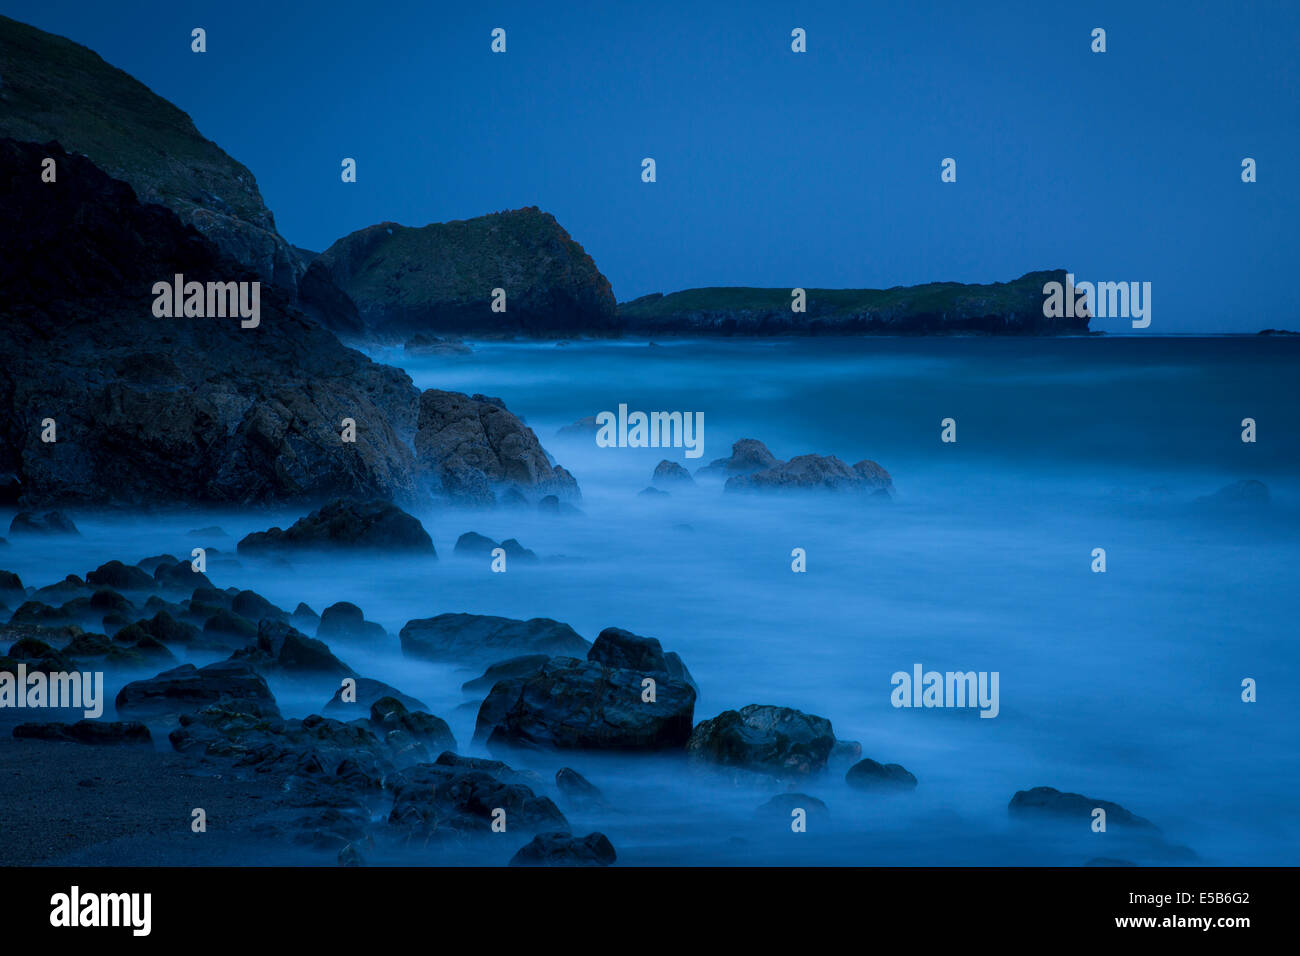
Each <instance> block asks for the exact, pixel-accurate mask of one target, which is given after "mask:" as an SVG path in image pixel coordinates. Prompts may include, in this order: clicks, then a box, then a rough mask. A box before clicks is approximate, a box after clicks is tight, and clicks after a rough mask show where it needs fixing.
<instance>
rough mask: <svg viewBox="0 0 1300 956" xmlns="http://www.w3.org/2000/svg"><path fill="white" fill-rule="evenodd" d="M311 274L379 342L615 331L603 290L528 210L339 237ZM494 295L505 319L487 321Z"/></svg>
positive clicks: (589, 266) (547, 221)
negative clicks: (324, 273)
mask: <svg viewBox="0 0 1300 956" xmlns="http://www.w3.org/2000/svg"><path fill="white" fill-rule="evenodd" d="M316 264H319V265H322V266H324V267H325V268H327V269H328V270H329V273H330V276H331V278H332V279H333V281H334V283H335V284H336V285H338V286H339V287H340V288H342V289H343V290H344V291H346V292H347V294H348V295H349V296H351V297H352V300H353V301H354V302H355V303H356V305H357V308H358V309H359V310H360V314H361V318H362V321H363V322H364V323H365V325H366V327H367V329H368V330H369V331H370V332H371V333H372V334H374V335H377V336H379V337H384V338H392V339H399V338H400V339H405V338H406V337H407V336H408V335H410V334H412V333H415V332H426V333H437V334H443V333H459V334H468V333H473V334H475V335H500V334H504V335H512V334H526V335H539V336H547V335H571V334H574V333H588V334H593V335H607V334H612V333H614V332H615V331H616V319H617V316H616V308H617V306H616V304H615V299H614V293H613V291H612V289H611V288H610V285H609V281H608V280H607V279H606V278H605V277H604V276H603V275H601V274H600V271H599V270H598V269H597V268H596V264H595V262H593V261H592V259H591V256H589V255H587V253H586V252H585V251H584V250H583V248H582V246H580V245H578V243H576V242H574V241H573V240H572V239H571V238H570V237H569V234H568V233H567V232H565V231H564V229H563V228H561V226H560V224H559V223H558V222H556V221H555V217H554V216H552V215H550V214H549V213H545V212H542V211H541V210H539V209H538V208H537V207H536V206H530V207H528V208H526V209H516V210H512V211H509V212H498V213H492V214H490V215H487V216H479V217H477V218H475V219H464V220H458V221H456V222H442V223H433V224H431V225H428V226H423V227H420V228H411V227H408V226H401V225H398V224H397V223H392V222H384V223H379V224H378V225H375V226H369V227H367V228H365V229H362V230H359V231H358V232H354V233H352V234H351V235H348V236H344V237H343V238H342V239H340V240H338V241H337V242H335V243H334V244H333V245H332V246H330V247H329V248H328V249H326V250H325V251H324V252H323V253H321V255H320V257H319V258H318V259H316V260H315V262H314V263H313V265H316ZM497 288H500V289H504V290H505V293H506V310H505V311H504V312H493V311H492V290H493V289H497Z"/></svg>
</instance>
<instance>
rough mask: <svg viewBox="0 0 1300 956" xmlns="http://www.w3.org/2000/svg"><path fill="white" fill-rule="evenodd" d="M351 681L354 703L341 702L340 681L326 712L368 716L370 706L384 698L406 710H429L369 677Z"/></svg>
mask: <svg viewBox="0 0 1300 956" xmlns="http://www.w3.org/2000/svg"><path fill="white" fill-rule="evenodd" d="M353 680H355V681H356V688H355V690H356V697H357V699H356V701H355V702H353V703H344V702H343V686H342V684H343V682H342V681H340V685H339V689H338V690H336V691H335V692H334V696H333V697H331V698H330V699H329V701H328V703H326V704H325V707H324V709H325V711H326V712H336V713H340V714H350V715H355V716H357V717H360V716H362V715H369V713H370V706H371V705H372V704H374V703H375V702H376V701H379V700H382V699H383V698H385V697H391V698H393V699H394V700H396V701H398V702H399V703H401V704H402V705H403V706H404V707H405V708H406V709H407V710H423V711H427V710H428V709H429V706H428V705H427V704H425V703H424V702H423V701H419V700H416V699H415V698H414V697H408V696H407V695H406V694H403V693H402V692H401V691H400V690H398V689H397V688H396V687H393V686H392V685H390V684H385V683H384V682H383V681H381V680H372V679H371V678H369V677H357V678H353Z"/></svg>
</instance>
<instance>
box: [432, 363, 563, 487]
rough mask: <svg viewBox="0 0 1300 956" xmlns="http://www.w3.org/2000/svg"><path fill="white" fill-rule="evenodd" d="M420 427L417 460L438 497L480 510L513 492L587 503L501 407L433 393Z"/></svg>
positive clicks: (534, 438) (533, 437)
mask: <svg viewBox="0 0 1300 956" xmlns="http://www.w3.org/2000/svg"><path fill="white" fill-rule="evenodd" d="M482 397H483V396H478V398H482ZM498 401H499V400H498ZM416 427H417V430H416V435H415V451H416V456H417V457H418V459H419V460H420V463H421V465H422V466H423V467H424V468H425V469H426V470H427V472H428V475H429V479H430V481H431V483H432V486H433V490H434V493H435V494H439V495H442V496H443V497H446V498H449V499H452V500H458V501H464V502H470V503H475V504H480V505H492V504H494V503H495V502H496V498H497V495H499V494H503V493H505V492H506V491H508V490H514V491H515V492H517V493H518V494H520V495H522V496H523V497H524V498H525V499H526V500H528V501H535V500H537V499H539V498H541V497H543V496H546V495H555V496H556V497H557V499H564V500H566V501H568V500H576V499H578V498H580V497H581V492H580V491H579V489H578V483H577V481H575V480H574V478H573V476H572V475H570V474H569V473H568V472H567V471H565V470H564V469H563V468H560V467H559V466H553V465H552V464H551V462H550V459H549V458H548V456H547V454H546V451H545V450H544V449H543V448H542V446H541V443H540V442H539V441H538V440H537V436H536V435H535V434H533V431H532V429H530V428H528V427H527V426H526V425H525V424H524V423H523V422H522V421H520V420H519V418H517V417H516V416H515V415H512V414H511V413H510V412H508V411H506V409H505V408H504V407H503V406H501V405H499V404H497V403H496V402H491V401H478V400H476V399H475V398H471V397H469V396H468V395H464V394H462V393H460V392H445V391H440V390H438V389H429V390H428V391H426V392H425V393H424V394H423V395H421V396H420V416H419V420H418V422H417V426H416Z"/></svg>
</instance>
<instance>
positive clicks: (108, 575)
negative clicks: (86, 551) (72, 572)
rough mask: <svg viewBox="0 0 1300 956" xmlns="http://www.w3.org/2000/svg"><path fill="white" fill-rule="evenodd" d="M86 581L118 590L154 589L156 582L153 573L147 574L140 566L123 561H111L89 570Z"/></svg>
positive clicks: (95, 585) (96, 585)
mask: <svg viewBox="0 0 1300 956" xmlns="http://www.w3.org/2000/svg"><path fill="white" fill-rule="evenodd" d="M86 583H87V584H90V585H93V586H94V587H102V588H115V589H117V590H118V591H152V590H153V589H154V586H155V583H156V582H155V581H154V579H153V576H152V575H151V574H146V573H145V572H144V571H143V570H141V569H140V568H138V567H135V566H133V565H129V564H123V563H122V562H121V561H109V562H108V563H107V564H101V565H100V566H99V567H97V568H96V569H95V570H94V571H91V572H89V573H88V574H87V575H86Z"/></svg>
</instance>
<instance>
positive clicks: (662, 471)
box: [650, 458, 726, 486]
mask: <svg viewBox="0 0 1300 956" xmlns="http://www.w3.org/2000/svg"><path fill="white" fill-rule="evenodd" d="M723 460H724V461H725V460H726V459H723ZM650 483H651V484H652V485H669V486H671V485H693V484H695V479H694V478H692V477H691V473H690V472H689V471H687V470H686V469H685V468H683V467H682V466H681V465H679V464H678V463H677V462H675V461H669V460H668V459H667V458H665V459H664V460H663V461H661V462H659V464H657V465H655V470H654V474H652V475H651V476H650Z"/></svg>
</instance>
